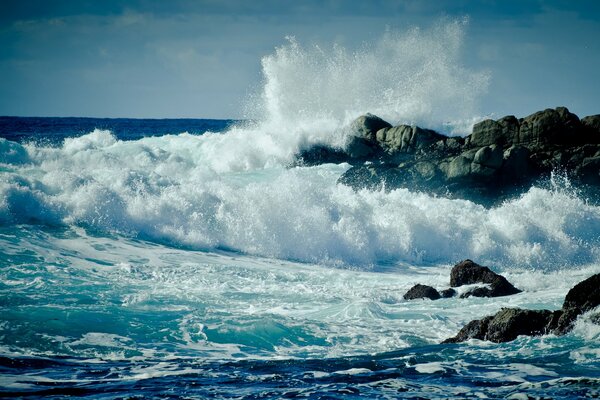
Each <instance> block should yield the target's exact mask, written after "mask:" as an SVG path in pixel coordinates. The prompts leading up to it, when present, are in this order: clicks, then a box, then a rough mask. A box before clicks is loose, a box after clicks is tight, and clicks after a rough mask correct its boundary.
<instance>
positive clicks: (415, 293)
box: [404, 283, 442, 300]
mask: <svg viewBox="0 0 600 400" xmlns="http://www.w3.org/2000/svg"><path fill="white" fill-rule="evenodd" d="M441 297H442V296H441V295H440V293H439V292H438V291H437V290H436V289H435V288H432V287H431V286H427V285H421V284H420V283H418V284H416V285H415V286H413V287H412V288H410V289H409V291H408V292H406V294H405V295H404V300H414V299H431V300H437V299H439V298H441Z"/></svg>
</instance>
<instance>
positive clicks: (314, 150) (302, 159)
mask: <svg viewBox="0 0 600 400" xmlns="http://www.w3.org/2000/svg"><path fill="white" fill-rule="evenodd" d="M348 161H349V157H348V154H347V153H346V152H345V151H343V150H340V149H333V148H331V147H328V146H325V145H315V146H313V147H311V148H309V149H306V150H302V151H301V152H300V153H298V154H297V155H296V162H295V163H294V165H302V166H313V165H321V164H340V163H343V162H348Z"/></svg>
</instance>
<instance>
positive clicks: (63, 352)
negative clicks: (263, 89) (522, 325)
mask: <svg viewBox="0 0 600 400" xmlns="http://www.w3.org/2000/svg"><path fill="white" fill-rule="evenodd" d="M235 123H236V121H232V120H151V119H144V120H138V119H95V118H12V117H4V118H0V137H1V138H4V139H0V397H20V398H67V397H81V398H90V399H117V398H118V399H126V398H127V399H133V398H140V399H141V398H177V399H179V398H181V399H188V398H225V399H260V398H273V399H278V398H311V399H342V398H407V399H433V398H436V399H446V398H460V399H463V398H469V399H476V398H509V399H525V398H540V399H558V398H567V399H580V398H598V396H599V395H600V362H598V360H599V359H600V327H599V326H598V325H596V324H594V323H593V322H591V320H590V319H589V318H588V317H582V318H580V320H579V321H578V323H577V325H576V327H575V330H574V331H573V332H572V333H570V334H568V335H566V336H562V337H555V336H552V335H549V336H543V337H535V338H529V337H521V338H518V339H517V340H515V341H514V342H510V343H505V344H493V343H485V342H478V341H473V342H469V343H463V344H457V345H448V344H440V342H441V341H442V340H443V339H445V338H448V337H450V336H453V335H454V334H455V333H456V332H457V331H458V329H460V327H461V326H462V325H464V324H465V323H466V322H468V321H470V320H471V319H475V318H481V317H482V316H484V315H489V314H492V313H495V312H496V311H498V310H499V309H500V308H501V307H505V306H511V307H523V308H547V309H557V308H559V307H560V305H561V304H562V300H563V299H564V295H565V293H566V292H567V291H568V289H569V288H570V287H572V286H573V285H574V284H575V283H576V282H579V281H581V280H583V279H585V278H586V277H588V276H590V275H591V274H593V273H598V272H600V263H599V262H598V259H599V257H600V253H599V252H598V246H597V243H599V242H600V234H599V229H600V228H599V225H598V221H600V208H599V207H597V206H594V205H591V204H588V203H586V202H585V201H584V200H582V199H580V198H578V197H577V195H575V194H572V193H569V192H568V191H566V190H549V189H541V188H532V189H531V190H530V192H528V193H526V194H525V195H524V196H523V197H522V198H520V199H515V200H513V201H511V202H508V203H507V204H503V205H502V206H500V207H498V208H495V209H486V208H483V207H480V206H478V205H476V204H472V203H468V202H465V201H453V200H447V199H438V198H434V197H429V196H426V195H424V194H421V193H412V192H410V191H405V190H400V191H394V192H390V193H385V192H378V193H372V192H364V191H363V192H358V193H356V192H353V191H352V190H350V189H349V188H345V187H342V186H340V185H337V184H336V181H337V178H338V177H339V175H340V174H341V173H342V172H343V171H344V170H345V169H344V168H345V167H344V166H334V165H326V166H321V167H316V168H288V167H287V165H289V164H288V163H286V162H283V161H285V160H283V161H281V160H280V159H278V158H277V157H276V156H278V154H279V153H278V151H279V149H278V148H277V147H276V146H275V145H274V143H275V144H276V143H277V140H276V139H277V137H271V139H273V140H266V139H265V137H266V136H267V135H263V134H262V133H260V132H259V133H260V134H257V132H256V131H252V130H251V129H249V128H248V129H246V130H243V129H242V128H236V129H237V131H236V132H229V131H228V129H229V127H232V126H233V125H234V124H235ZM254 129H256V128H254ZM95 130H103V132H94V131H95ZM240 130H242V132H241V134H240ZM104 131H106V132H104ZM184 132H187V133H189V134H190V135H185V134H184V135H181V133H184ZM206 132H220V134H217V135H210V134H205V133H206ZM261 135H262V136H261ZM246 138H247V140H245V139H246ZM256 138H259V139H260V141H256V140H255V139H256ZM257 143H259V144H257ZM263 145H264V146H265V147H268V146H273V147H274V148H275V150H270V149H269V148H267V149H263ZM269 151H272V153H273V154H275V155H273V154H271V153H269ZM257 160H258V161H257ZM263 160H264V162H263ZM279 161H281V162H279ZM278 162H279V164H278ZM223 249H227V250H228V251H224V250H223ZM582 254H583V255H585V256H583V257H582ZM471 255H475V256H477V257H479V258H481V259H485V260H488V261H489V262H490V263H492V265H493V266H494V267H495V268H496V269H498V270H500V271H502V272H504V273H505V274H507V276H508V277H509V278H510V280H511V281H512V282H513V283H515V285H516V286H517V287H519V288H520V289H523V293H520V294H518V295H515V296H510V297H507V298H495V299H480V298H469V299H459V298H451V299H443V300H439V301H435V302H432V301H412V302H408V301H405V300H403V298H402V294H403V293H404V292H406V290H407V289H408V288H409V287H410V286H412V285H413V284H414V283H416V282H420V283H426V284H431V285H433V286H436V287H438V288H443V287H446V286H447V285H448V274H449V269H450V267H451V265H452V264H453V263H454V262H456V261H457V258H458V257H465V256H471Z"/></svg>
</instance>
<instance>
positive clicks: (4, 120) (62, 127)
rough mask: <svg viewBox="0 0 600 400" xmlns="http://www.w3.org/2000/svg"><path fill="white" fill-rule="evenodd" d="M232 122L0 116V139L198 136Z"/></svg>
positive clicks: (123, 138)
mask: <svg viewBox="0 0 600 400" xmlns="http://www.w3.org/2000/svg"><path fill="white" fill-rule="evenodd" d="M236 122H239V121H235V120H220V119H189V118H186V119H136V118H78V117H65V118H52V117H0V137H3V138H5V139H8V140H11V141H14V142H23V141H29V140H35V141H39V142H44V141H47V142H49V143H53V144H56V143H60V142H62V141H63V139H65V138H70V137H77V136H81V135H85V134H86V133H90V132H92V131H93V130H94V129H100V130H108V131H110V132H112V134H114V135H115V136H116V137H117V139H119V140H137V139H141V138H143V137H148V136H162V135H174V134H179V133H183V132H187V133H190V134H192V135H200V134H203V133H204V132H208V131H210V132H221V131H223V130H225V129H226V128H228V127H230V126H232V125H233V124H235V123H236Z"/></svg>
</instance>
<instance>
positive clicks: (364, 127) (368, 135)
mask: <svg viewBox="0 0 600 400" xmlns="http://www.w3.org/2000/svg"><path fill="white" fill-rule="evenodd" d="M391 127H392V125H391V124H390V123H389V122H387V121H384V120H383V119H381V118H379V117H378V116H376V115H373V114H370V113H367V114H365V115H362V116H360V117H358V118H356V119H355V120H354V121H353V122H352V124H350V132H351V134H352V135H353V136H356V137H360V138H364V139H366V140H368V141H369V142H375V136H376V134H377V131H378V130H380V129H384V128H391Z"/></svg>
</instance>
